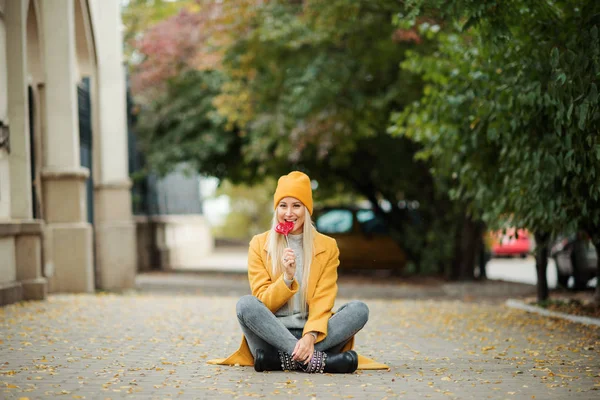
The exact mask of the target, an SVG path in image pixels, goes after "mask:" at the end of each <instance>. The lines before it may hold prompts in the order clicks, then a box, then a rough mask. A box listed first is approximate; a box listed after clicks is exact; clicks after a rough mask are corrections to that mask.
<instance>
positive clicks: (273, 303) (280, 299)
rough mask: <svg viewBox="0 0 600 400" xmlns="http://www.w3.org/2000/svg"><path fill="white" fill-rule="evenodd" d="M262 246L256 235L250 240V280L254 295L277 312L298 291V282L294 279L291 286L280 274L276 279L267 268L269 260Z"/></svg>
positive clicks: (273, 311) (272, 310)
mask: <svg viewBox="0 0 600 400" xmlns="http://www.w3.org/2000/svg"><path fill="white" fill-rule="evenodd" d="M261 251H262V246H261V244H260V242H259V240H258V239H257V237H254V238H253V239H252V240H251V241H250V248H249V250H248V280H249V282H250V289H251V290H252V295H253V296H255V297H256V298H258V299H259V300H260V301H262V302H263V304H264V305H265V306H267V308H268V309H269V310H271V312H272V313H275V312H276V311H277V310H279V309H280V308H281V306H283V305H284V304H285V303H287V302H288V301H289V300H290V299H291V298H292V297H293V296H294V295H295V294H296V293H297V292H298V282H297V281H296V280H295V279H294V281H293V282H292V285H291V287H288V285H287V284H286V283H285V281H284V280H283V274H280V275H279V276H278V277H277V279H275V280H274V281H273V280H272V279H271V274H269V271H268V270H267V268H269V266H268V265H267V260H265V259H263V257H262V256H261Z"/></svg>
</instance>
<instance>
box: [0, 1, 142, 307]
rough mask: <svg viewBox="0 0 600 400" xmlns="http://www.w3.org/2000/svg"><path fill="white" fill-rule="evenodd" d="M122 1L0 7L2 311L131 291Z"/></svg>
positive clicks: (132, 250)
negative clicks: (50, 298)
mask: <svg viewBox="0 0 600 400" xmlns="http://www.w3.org/2000/svg"><path fill="white" fill-rule="evenodd" d="M125 92H126V89H125V69H124V66H123V56H122V33H121V17H120V0H0V305H2V304H8V303H11V302H15V301H19V300H28V299H43V298H45V297H46V295H47V293H48V292H92V291H94V290H95V289H98V288H99V289H107V290H118V289H123V288H128V287H131V286H133V282H134V277H135V271H136V228H135V223H134V220H133V217H132V213H131V193H130V187H131V183H130V180H129V175H128V161H127V158H128V153H127V123H126V96H125Z"/></svg>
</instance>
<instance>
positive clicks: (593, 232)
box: [585, 225, 600, 307]
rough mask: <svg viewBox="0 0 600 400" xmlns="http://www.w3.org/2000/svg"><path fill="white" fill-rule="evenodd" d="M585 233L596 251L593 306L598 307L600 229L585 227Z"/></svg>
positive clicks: (599, 302) (599, 294) (599, 300)
mask: <svg viewBox="0 0 600 400" xmlns="http://www.w3.org/2000/svg"><path fill="white" fill-rule="evenodd" d="M585 231H586V232H587V234H588V235H589V237H590V239H591V240H592V244H593V245H594V248H595V249H596V289H595V290H594V304H595V305H596V307H600V227H597V226H593V225H587V226H586V227H585Z"/></svg>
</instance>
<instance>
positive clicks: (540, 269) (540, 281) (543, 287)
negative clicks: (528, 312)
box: [535, 232, 550, 302]
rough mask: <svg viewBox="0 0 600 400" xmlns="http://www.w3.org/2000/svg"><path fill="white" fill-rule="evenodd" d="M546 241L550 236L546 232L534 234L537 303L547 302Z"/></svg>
mask: <svg viewBox="0 0 600 400" xmlns="http://www.w3.org/2000/svg"><path fill="white" fill-rule="evenodd" d="M548 239H550V235H549V234H548V233H546V232H542V233H537V232H536V234H535V241H536V251H535V269H536V271H537V300H538V302H542V301H546V300H548V295H549V292H548V280H547V279H546V270H547V269H548Z"/></svg>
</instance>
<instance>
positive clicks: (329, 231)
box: [314, 207, 406, 270]
mask: <svg viewBox="0 0 600 400" xmlns="http://www.w3.org/2000/svg"><path fill="white" fill-rule="evenodd" d="M314 218H315V226H316V228H317V230H318V231H319V232H321V233H323V234H325V235H327V236H331V237H332V238H334V239H335V240H336V241H337V245H338V247H339V249H340V267H339V268H340V269H394V270H398V269H402V268H404V266H405V264H406V254H405V252H404V251H403V250H402V248H401V247H400V246H399V245H398V243H396V242H395V241H394V240H393V239H392V237H391V236H390V235H389V232H388V229H387V226H386V225H385V223H384V221H383V219H382V218H381V217H379V216H376V215H375V213H374V212H373V210H371V209H365V208H353V207H328V208H323V209H320V210H317V211H316V212H315V217H314Z"/></svg>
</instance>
